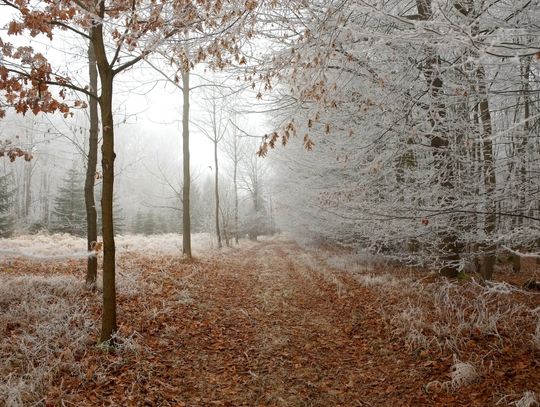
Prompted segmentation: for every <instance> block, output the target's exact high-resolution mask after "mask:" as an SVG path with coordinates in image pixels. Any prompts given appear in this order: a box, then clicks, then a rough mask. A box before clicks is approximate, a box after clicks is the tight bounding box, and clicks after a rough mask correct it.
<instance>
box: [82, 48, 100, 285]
mask: <svg viewBox="0 0 540 407" xmlns="http://www.w3.org/2000/svg"><path fill="white" fill-rule="evenodd" d="M88 68H89V77H90V90H91V92H93V93H94V94H97V82H98V72H97V67H96V56H95V53H94V47H93V45H92V42H91V41H90V43H89V45H88ZM88 106H89V114H90V132H89V138H88V162H87V164H88V166H87V168H86V180H85V183H84V201H85V204H86V224H87V229H86V238H87V248H88V251H91V250H93V249H94V247H95V244H96V242H97V211H96V202H95V197H94V186H95V176H96V167H97V149H98V133H99V128H98V127H99V117H98V101H97V99H96V98H92V97H90V98H89V100H88ZM96 279H97V256H89V257H88V262H87V265H86V287H87V288H89V289H91V290H94V289H95V288H96Z"/></svg>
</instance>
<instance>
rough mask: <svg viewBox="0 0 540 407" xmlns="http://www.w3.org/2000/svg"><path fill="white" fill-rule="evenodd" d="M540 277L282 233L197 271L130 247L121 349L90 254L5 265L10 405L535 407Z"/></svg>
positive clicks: (0, 292)
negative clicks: (89, 278) (491, 275)
mask: <svg viewBox="0 0 540 407" xmlns="http://www.w3.org/2000/svg"><path fill="white" fill-rule="evenodd" d="M131 250H132V251H131ZM368 260H369V261H368ZM527 267H528V270H526V271H525V272H524V273H522V274H520V275H515V274H512V273H510V272H508V271H504V270H501V271H500V272H499V273H498V274H497V276H496V277H497V280H496V281H495V282H493V283H489V284H480V283H479V282H478V281H477V280H475V279H474V278H471V277H469V278H467V279H464V280H461V281H454V282H449V281H447V280H444V279H443V278H441V277H439V276H436V275H434V274H429V273H426V272H422V271H419V270H413V269H409V268H401V267H396V266H392V265H388V264H384V263H383V262H378V261H376V259H366V258H362V257H359V256H353V255H350V254H345V253H339V252H335V251H329V250H321V249H319V250H314V249H306V248H301V247H299V246H297V245H295V244H293V243H290V242H287V241H284V240H280V239H276V240H271V241H263V242H260V243H250V244H244V245H242V246H241V247H240V248H237V249H234V248H233V249H227V250H224V251H222V252H218V251H217V250H210V249H209V250H206V251H204V252H203V254H201V255H200V256H199V257H197V258H196V259H195V260H193V261H189V262H187V261H184V260H182V259H181V258H179V257H177V256H172V255H169V254H163V253H160V254H157V255H156V254H153V253H152V252H150V251H146V252H144V251H141V250H139V248H138V247H136V246H133V247H132V248H130V247H129V246H127V247H124V250H123V251H122V252H121V254H120V258H119V273H118V292H119V298H118V301H119V321H120V326H119V331H118V333H117V335H116V341H117V346H116V347H115V348H113V347H107V346H96V345H95V344H96V341H97V338H98V331H99V317H100V315H99V314H100V306H99V304H100V293H99V292H97V293H91V292H88V291H85V290H84V282H83V280H84V278H83V276H84V269H85V263H84V260H75V259H70V260H67V261H66V260H63V261H49V262H35V261H31V260H28V259H11V260H0V330H1V331H0V333H1V335H0V338H1V339H0V358H1V360H2V364H1V365H0V404H3V405H6V406H9V407H12V406H30V405H47V406H49V405H50V406H56V405H59V406H98V405H107V406H108V405H115V406H139V405H140V406H142V405H149V406H259V405H268V406H391V405H394V406H396V405H399V406H406V405H410V406H421V405H430V406H433V405H438V406H448V405H455V406H496V405H501V406H504V405H510V406H519V407H524V406H535V405H538V402H539V401H540V368H539V364H540V294H538V293H535V292H531V291H525V290H522V289H521V288H520V284H521V282H522V280H523V279H525V278H526V276H527V275H529V276H530V274H531V273H534V272H535V271H534V267H535V265H534V264H532V263H531V264H529V265H528V266H527ZM473 277H474V276H473ZM535 403H536V404H535Z"/></svg>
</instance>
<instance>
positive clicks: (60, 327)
mask: <svg viewBox="0 0 540 407" xmlns="http://www.w3.org/2000/svg"><path fill="white" fill-rule="evenodd" d="M89 295H90V294H88V293H87V292H85V290H84V286H83V283H82V282H81V281H79V280H77V279H76V278H75V277H72V276H57V275H55V276H50V277H43V276H16V277H9V276H6V275H2V274H0V360H1V361H2V363H0V405H5V406H6V407H19V406H28V405H34V403H39V402H40V400H41V399H42V397H43V395H44V394H45V393H46V391H47V388H48V387H49V386H50V385H51V382H52V380H53V378H54V375H55V374H56V373H57V372H58V371H59V370H61V369H62V370H68V371H70V372H71V374H72V375H80V374H83V372H80V371H79V370H78V368H77V363H75V358H76V356H75V355H76V354H77V352H80V351H82V349H84V347H85V346H86V345H85V343H87V342H88V341H89V340H90V333H91V332H92V331H93V330H94V321H92V320H91V319H90V318H89V316H88V313H87V300H86V299H85V298H88V296H89ZM96 300H97V299H96Z"/></svg>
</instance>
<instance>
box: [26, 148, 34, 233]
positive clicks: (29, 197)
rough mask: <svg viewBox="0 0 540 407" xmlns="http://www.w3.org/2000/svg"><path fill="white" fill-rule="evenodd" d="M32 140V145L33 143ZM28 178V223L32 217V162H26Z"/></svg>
mask: <svg viewBox="0 0 540 407" xmlns="http://www.w3.org/2000/svg"><path fill="white" fill-rule="evenodd" d="M33 144H34V143H33V140H32V145H33ZM25 164H26V166H25V171H26V174H25V175H26V180H25V192H24V198H25V200H24V219H25V221H26V223H28V221H29V218H30V208H31V207H32V162H31V161H29V162H27V163H25Z"/></svg>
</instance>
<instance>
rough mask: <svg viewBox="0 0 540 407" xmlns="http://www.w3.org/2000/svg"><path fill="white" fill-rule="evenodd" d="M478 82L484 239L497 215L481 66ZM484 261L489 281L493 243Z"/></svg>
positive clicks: (489, 123) (478, 72)
mask: <svg viewBox="0 0 540 407" xmlns="http://www.w3.org/2000/svg"><path fill="white" fill-rule="evenodd" d="M476 73H477V80H478V95H479V96H480V103H479V109H480V118H481V120H482V130H483V140H482V143H483V148H482V152H483V156H484V160H483V173H484V174H483V175H484V186H485V199H484V201H485V212H486V215H485V219H484V233H485V235H486V239H488V241H489V239H490V238H491V237H492V235H493V232H494V231H495V227H496V223H497V215H496V208H495V201H494V198H493V194H494V192H495V187H496V178H495V166H494V162H493V143H492V141H491V136H492V133H493V132H492V126H491V113H490V111H489V101H488V95H487V89H486V81H485V71H484V67H483V66H479V67H478V69H477V72H476ZM483 252H484V253H483V255H484V261H483V264H482V277H483V278H484V279H486V280H490V279H491V277H492V276H493V270H494V267H495V245H494V244H493V243H489V242H486V244H485V245H484V247H483Z"/></svg>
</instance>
